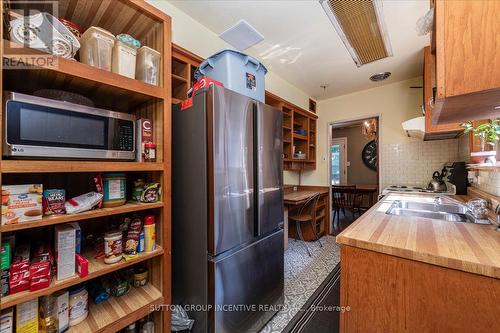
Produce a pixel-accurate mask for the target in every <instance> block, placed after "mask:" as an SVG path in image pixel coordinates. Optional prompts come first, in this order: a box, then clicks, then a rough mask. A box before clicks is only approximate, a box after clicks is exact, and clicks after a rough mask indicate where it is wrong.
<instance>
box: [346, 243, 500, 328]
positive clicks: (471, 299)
mask: <svg viewBox="0 0 500 333" xmlns="http://www.w3.org/2000/svg"><path fill="white" fill-rule="evenodd" d="M431 244H432V245H431ZM425 245H426V246H436V245H435V243H434V244H433V243H432V242H431V241H428V240H426V242H425ZM340 256H341V258H342V260H341V270H340V271H341V276H340V288H341V290H340V306H344V307H349V310H348V311H343V312H341V313H340V332H345V333H350V332H385V333H399V332H456V333H459V332H460V333H468V332H475V333H480V332H481V333H489V332H492V331H494V330H495V329H493V328H494V327H499V325H500V317H499V316H498V314H497V313H498V311H497V309H498V304H499V302H500V282H499V280H498V279H495V278H491V277H488V276H483V275H479V274H472V273H468V272H463V271H460V270H455V269H450V268H444V267H440V266H436V265H431V264H427V263H423V262H419V261H414V260H408V259H404V258H400V257H396V256H392V255H387V254H382V253H378V252H374V251H369V250H365V249H360V248H356V247H353V246H346V245H343V244H342V245H341V247H340ZM464 304H467V309H464ZM469 309H470V310H469ZM346 310H347V309H346Z"/></svg>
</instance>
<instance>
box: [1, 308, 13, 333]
mask: <svg viewBox="0 0 500 333" xmlns="http://www.w3.org/2000/svg"><path fill="white" fill-rule="evenodd" d="M13 330H14V308H10V309H7V310H4V311H2V313H1V314H0V333H12V332H13Z"/></svg>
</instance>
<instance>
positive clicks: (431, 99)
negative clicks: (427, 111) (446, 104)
mask: <svg viewBox="0 0 500 333" xmlns="http://www.w3.org/2000/svg"><path fill="white" fill-rule="evenodd" d="M429 107H430V108H431V109H433V108H434V97H430V98H429Z"/></svg>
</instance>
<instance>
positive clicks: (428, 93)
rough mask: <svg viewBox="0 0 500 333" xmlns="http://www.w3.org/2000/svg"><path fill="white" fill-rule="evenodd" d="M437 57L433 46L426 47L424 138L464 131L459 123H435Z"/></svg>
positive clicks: (452, 134) (445, 137) (452, 136)
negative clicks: (433, 121)
mask: <svg viewBox="0 0 500 333" xmlns="http://www.w3.org/2000/svg"><path fill="white" fill-rule="evenodd" d="M434 64H435V57H434V55H433V54H432V52H431V47H430V46H427V47H425V48H424V72H423V86H424V91H423V105H424V110H425V136H424V140H438V139H452V138H456V137H457V136H458V135H460V134H461V133H462V132H463V128H462V127H461V126H460V124H458V123H451V124H438V125H436V124H433V123H432V114H433V112H434V98H435V96H434V91H435V87H436V80H435V77H436V76H435V68H436V67H435V65H434Z"/></svg>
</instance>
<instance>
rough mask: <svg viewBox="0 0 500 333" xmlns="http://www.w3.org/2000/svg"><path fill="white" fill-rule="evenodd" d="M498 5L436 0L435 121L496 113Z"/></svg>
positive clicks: (484, 0)
mask: <svg viewBox="0 0 500 333" xmlns="http://www.w3.org/2000/svg"><path fill="white" fill-rule="evenodd" d="M498 22H500V1H489V0H475V1H457V0H453V1H446V0H437V1H435V31H434V34H433V43H435V45H436V46H435V47H436V49H435V51H436V69H437V73H436V78H437V96H436V102H435V109H434V112H433V117H432V119H433V122H434V123H436V124H449V123H457V122H463V121H467V120H475V119H486V118H492V117H498V116H499V115H500V57H498V54H500V42H499V39H498V38H499V37H498V36H500V24H498Z"/></svg>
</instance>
